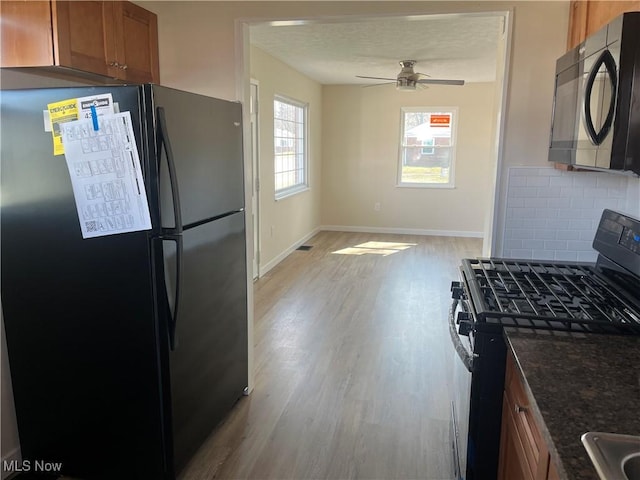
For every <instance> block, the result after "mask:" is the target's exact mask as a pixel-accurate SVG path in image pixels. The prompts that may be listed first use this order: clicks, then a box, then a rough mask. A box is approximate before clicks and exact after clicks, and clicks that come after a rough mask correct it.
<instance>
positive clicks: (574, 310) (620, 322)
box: [463, 259, 640, 334]
mask: <svg viewBox="0 0 640 480" xmlns="http://www.w3.org/2000/svg"><path fill="white" fill-rule="evenodd" d="M463 272H464V276H465V278H466V281H467V282H466V283H467V286H468V289H469V290H470V296H471V300H472V302H473V304H474V309H475V311H476V314H477V316H478V320H479V321H484V322H487V323H500V324H502V325H512V326H519V327H528V328H544V329H552V330H570V331H581V332H601V333H628V334H640V312H639V309H638V308H637V306H635V305H633V304H632V303H631V302H630V301H629V300H627V299H625V298H624V297H623V296H621V295H619V294H618V293H617V292H616V291H615V289H614V288H613V287H612V286H611V285H610V284H609V283H607V282H606V281H604V280H603V279H602V278H601V277H599V276H598V275H597V273H596V271H595V270H594V269H593V268H592V267H591V266H588V265H581V264H557V263H552V262H549V263H543V262H527V261H525V260H523V261H517V260H500V259H466V260H464V261H463Z"/></svg>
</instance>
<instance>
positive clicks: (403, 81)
mask: <svg viewBox="0 0 640 480" xmlns="http://www.w3.org/2000/svg"><path fill="white" fill-rule="evenodd" d="M416 84H417V82H416V81H415V80H414V79H412V78H407V77H398V79H397V80H396V90H400V91H405V92H407V91H414V90H415V89H416Z"/></svg>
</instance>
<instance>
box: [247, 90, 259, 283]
mask: <svg viewBox="0 0 640 480" xmlns="http://www.w3.org/2000/svg"><path fill="white" fill-rule="evenodd" d="M249 91H250V95H249V115H250V124H249V131H250V134H251V137H250V141H251V152H250V155H251V219H252V222H251V223H252V225H253V263H252V265H253V280H254V281H256V280H257V279H258V278H260V115H259V111H260V108H259V105H260V102H259V101H258V99H259V95H260V82H259V81H258V80H256V79H254V78H251V79H250V81H249Z"/></svg>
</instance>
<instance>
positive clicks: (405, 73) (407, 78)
mask: <svg viewBox="0 0 640 480" xmlns="http://www.w3.org/2000/svg"><path fill="white" fill-rule="evenodd" d="M398 63H400V66H401V67H402V70H400V73H398V76H397V77H396V78H384V77H366V76H363V75H356V77H358V78H369V79H371V80H389V82H386V83H393V82H395V84H396V88H397V89H398V90H415V89H416V87H417V85H418V84H430V85H464V80H439V79H432V78H420V77H421V76H424V77H428V76H429V75H427V74H426V73H419V72H418V73H416V72H414V71H413V66H414V65H415V64H416V63H418V62H417V61H416V60H400V62H398ZM377 85H382V84H377ZM372 86H373V85H372Z"/></svg>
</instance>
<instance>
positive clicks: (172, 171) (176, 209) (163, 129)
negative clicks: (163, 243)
mask: <svg viewBox="0 0 640 480" xmlns="http://www.w3.org/2000/svg"><path fill="white" fill-rule="evenodd" d="M156 118H157V119H158V131H159V133H160V134H159V135H158V148H157V151H158V162H159V161H160V158H161V156H160V153H161V151H162V146H164V151H165V153H166V154H167V166H168V167H169V182H170V184H171V198H172V200H173V218H174V221H175V227H174V228H172V229H167V230H165V229H163V231H165V232H166V233H170V234H181V233H182V210H181V209H180V193H179V192H178V177H177V175H176V165H175V162H174V161H173V150H172V149H171V141H170V140H169V133H168V131H167V120H166V119H165V116H164V108H163V107H158V108H156Z"/></svg>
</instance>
